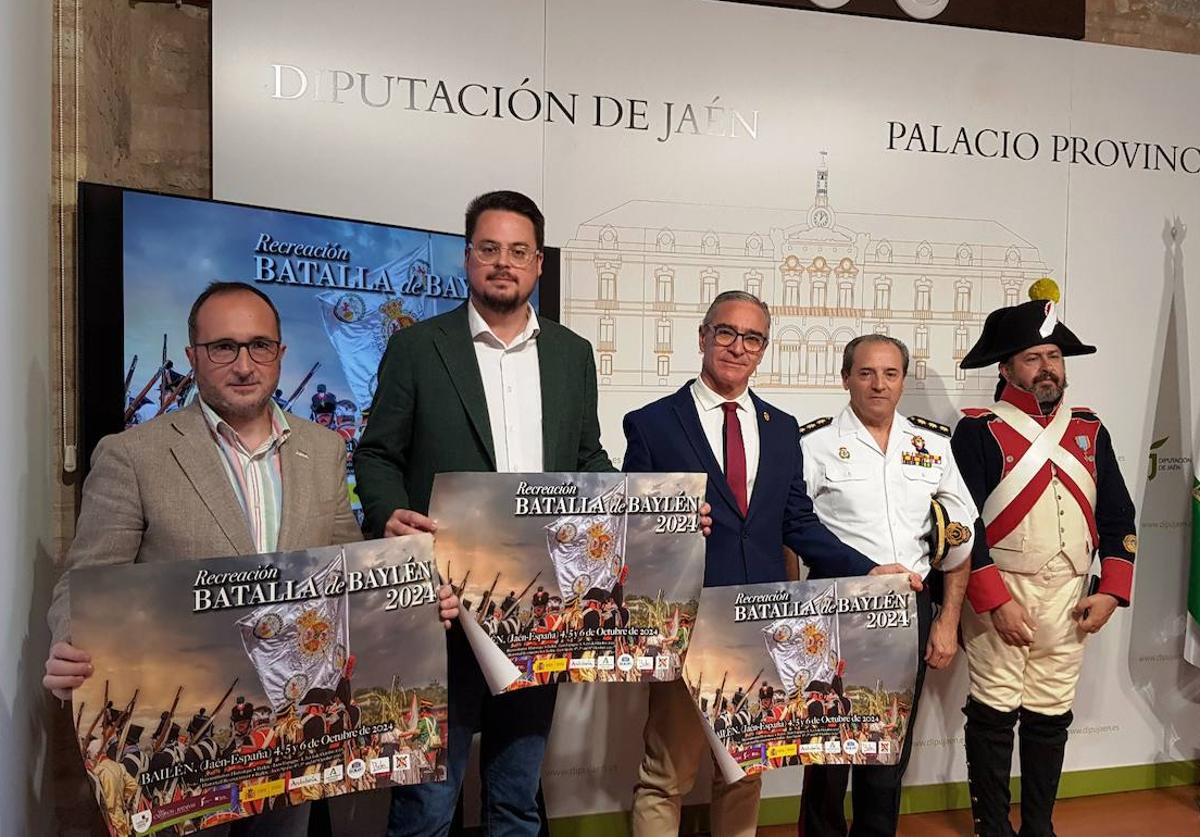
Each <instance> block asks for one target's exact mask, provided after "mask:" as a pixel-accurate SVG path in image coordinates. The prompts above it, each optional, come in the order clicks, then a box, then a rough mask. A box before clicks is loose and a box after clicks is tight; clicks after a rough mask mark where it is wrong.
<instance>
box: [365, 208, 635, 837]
mask: <svg viewBox="0 0 1200 837" xmlns="http://www.w3.org/2000/svg"><path fill="white" fill-rule="evenodd" d="M466 238H467V248H466V256H465V259H466V272H467V279H468V284H469V286H470V295H469V299H468V301H467V302H466V303H465V304H464V305H462V306H461V307H459V308H457V309H455V310H453V311H450V312H448V313H446V314H442V315H439V316H437V317H434V318H432V319H429V320H426V321H424V322H420V323H417V324H415V325H412V326H410V327H408V328H406V329H404V330H402V331H399V332H397V333H396V334H394V335H393V336H392V338H391V341H390V342H389V344H388V348H387V352H386V353H385V354H384V356H383V361H382V362H381V364H380V367H379V383H378V388H377V390H376V392H375V400H374V402H373V403H372V406H371V413H370V422H369V424H368V426H367V430H366V431H365V432H364V434H363V437H362V440H361V442H360V444H359V447H358V450H357V452H356V453H355V456H354V468H355V475H356V479H357V484H358V495H359V497H360V499H361V500H362V505H363V511H364V513H365V515H366V521H365V526H366V530H367V532H368V533H370V535H371V536H375V537H379V536H396V535H403V534H408V533H411V532H421V531H427V532H436V531H437V523H436V521H433V520H431V519H429V518H428V517H427V516H426V515H427V513H428V511H429V495H430V493H431V490H432V488H433V478H434V475H435V474H438V473H441V472H447V471H508V472H537V471H611V470H614V468H613V466H612V463H611V462H610V461H609V458H608V454H606V453H605V452H604V448H603V447H601V445H600V422H599V419H598V417H597V415H596V365H595V360H594V358H593V355H592V347H591V344H589V343H588V341H587V340H585V339H584V338H582V337H580V336H579V335H577V334H575V333H573V332H571V331H570V330H569V329H567V328H564V327H563V326H561V325H558V324H557V323H554V322H550V321H548V320H539V319H538V317H537V315H536V314H535V313H534V311H533V307H532V306H531V305H530V304H529V298H530V296H531V295H532V294H533V291H534V288H535V287H536V285H537V281H538V278H539V277H540V276H541V269H542V249H543V246H544V220H543V217H542V213H541V212H540V211H539V210H538V208H537V205H536V204H535V203H534V202H533V201H532V200H530V199H529V198H528V197H526V196H525V195H521V194H519V193H517V192H490V193H488V194H485V195H481V196H480V197H478V198H476V199H475V200H474V201H472V202H471V205H470V206H469V207H468V208H467V214H466ZM448 646H449V647H448V655H449V661H448V666H449V672H448V674H449V690H450V698H449V699H450V706H449V718H448V724H449V741H448V752H449V758H448V770H447V773H448V776H447V781H446V782H444V783H432V784H424V785H417V786H408V787H400V788H395V789H393V791H392V810H391V816H390V818H389V822H388V832H387V833H388V835H389V837H400V835H421V836H422V837H425V835H445V834H447V833H448V832H449V829H450V824H451V820H452V818H453V815H454V807H455V802H456V800H457V798H458V794H459V789H460V787H461V784H462V779H463V772H464V770H465V768H466V763H467V756H468V753H469V750H470V744H471V738H472V735H473V734H474V733H475V732H480V733H481V734H482V737H481V774H482V781H483V785H484V794H483V796H484V799H485V800H486V802H485V806H484V811H483V819H484V822H485V823H486V824H487V832H488V833H489V834H504V835H536V834H537V833H538V831H539V827H540V825H541V822H540V817H539V814H538V805H537V791H538V780H539V776H540V773H541V765H542V758H543V756H544V754H545V749H546V736H547V734H548V733H549V731H550V722H551V719H552V717H553V714H554V698H555V689H554V687H553V686H541V687H538V688H534V689H522V690H520V691H518V692H515V693H511V694H505V695H501V696H498V697H492V696H491V695H490V693H489V692H488V689H487V686H486V684H485V683H484V680H483V675H482V674H481V673H480V671H479V666H478V665H477V664H476V662H475V658H474V655H473V654H472V653H471V650H470V647H469V646H468V644H467V641H466V638H465V636H464V635H463V633H462V629H461V627H459V626H458V625H455V627H454V628H453V629H452V630H451V631H450V634H449V638H448Z"/></svg>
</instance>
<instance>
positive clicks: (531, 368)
mask: <svg viewBox="0 0 1200 837" xmlns="http://www.w3.org/2000/svg"><path fill="white" fill-rule="evenodd" d="M526 308H527V309H528V311H529V320H528V321H527V322H526V323H525V328H523V329H521V333H520V334H518V335H517V336H516V337H514V338H513V339H512V342H511V343H508V344H507V345H506V344H505V343H504V341H502V340H501V339H500V338H499V337H497V336H496V334H495V332H493V331H492V329H491V328H490V327H489V326H488V324H487V323H486V322H484V320H483V317H481V316H479V312H478V311H476V310H475V303H474V302H473V301H471V302H468V303H467V321H468V323H470V326H471V340H472V342H473V343H474V344H475V359H476V360H477V361H479V375H480V377H481V378H482V379H483V395H484V398H485V399H486V400H487V411H488V423H489V424H490V425H491V428H492V446H493V447H494V448H495V450H496V470H497V471H501V472H510V473H535V472H537V471H541V470H542V374H541V369H540V368H539V366H538V348H537V336H538V332H539V331H540V329H539V328H538V320H537V315H536V314H534V313H533V306H532V305H528V304H527V305H526Z"/></svg>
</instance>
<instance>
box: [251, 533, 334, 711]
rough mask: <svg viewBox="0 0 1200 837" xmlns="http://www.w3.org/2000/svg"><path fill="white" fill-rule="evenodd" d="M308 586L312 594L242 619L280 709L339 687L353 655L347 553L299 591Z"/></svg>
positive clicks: (266, 684) (265, 686) (273, 700)
mask: <svg viewBox="0 0 1200 837" xmlns="http://www.w3.org/2000/svg"><path fill="white" fill-rule="evenodd" d="M306 588H307V589H309V590H311V591H313V597H312V598H307V599H305V600H303V601H293V602H283V603H280V604H273V605H266V606H264V607H260V608H257V609H256V610H253V611H251V612H250V613H248V614H246V615H245V616H243V617H242V618H241V619H239V620H238V622H237V626H238V628H239V629H240V630H241V633H242V645H243V646H244V647H245V649H246V655H247V656H248V657H249V658H250V662H251V663H253V665H254V670H255V672H257V673H258V679H259V680H261V681H262V685H263V691H265V692H266V694H267V699H268V700H270V701H271V706H272V707H273V708H274V709H276V710H279V709H282V708H283V707H285V706H286V705H287V704H289V703H295V702H296V701H298V700H300V698H302V697H304V695H305V693H306V692H308V690H309V689H314V688H323V689H333V688H335V687H336V686H337V684H338V680H340V679H341V676H342V671H343V670H344V668H345V666H346V657H347V655H348V654H349V653H350V603H349V601H348V594H347V592H346V554H345V552H343V551H339V552H338V555H337V557H336V558H334V559H333V560H332V561H330V562H329V564H327V565H326V566H325V568H324V569H321V570H319V571H317V572H316V573H314V574H313V575H311V576H310V577H309V578H308V579H306V580H305V581H304V582H302V583H301V585H300V587H299V589H302V590H304V589H306ZM327 593H333V595H326V594H327Z"/></svg>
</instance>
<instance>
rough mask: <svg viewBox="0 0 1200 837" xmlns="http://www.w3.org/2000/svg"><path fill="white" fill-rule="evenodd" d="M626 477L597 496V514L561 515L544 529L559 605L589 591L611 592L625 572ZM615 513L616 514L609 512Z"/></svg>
mask: <svg viewBox="0 0 1200 837" xmlns="http://www.w3.org/2000/svg"><path fill="white" fill-rule="evenodd" d="M628 490H629V479H628V477H626V478H624V479H622V480H621V481H620V482H619V483H617V484H616V485H614V486H613V487H612V488H610V489H609V490H608V491H606V492H604V493H603V494H602V495H600V498H599V499H600V501H601V503H602V505H603V507H604V509H605V510H606V511H605V512H604V513H601V514H576V515H565V516H563V517H560V518H558V519H557V520H555V521H554V522H553V523H551V524H549V525H548V526H546V548H547V549H548V550H549V552H550V560H551V561H552V562H553V563H554V574H555V576H556V578H557V579H558V589H559V590H560V591H561V593H562V597H563V601H569V600H571V599H578V598H580V597H581V596H583V595H584V594H586V593H587V591H588V590H591V589H592V588H593V587H599V588H601V589H603V590H607V591H610V592H611V591H612V589H613V587H614V586H615V585H616V583H617V581H618V579H620V577H621V571H622V570H623V569H624V568H625V532H626V529H627V528H628V521H629V517H628V515H627V514H626V513H625V497H626V494H627V493H628ZM612 510H617V511H615V512H614V511H612Z"/></svg>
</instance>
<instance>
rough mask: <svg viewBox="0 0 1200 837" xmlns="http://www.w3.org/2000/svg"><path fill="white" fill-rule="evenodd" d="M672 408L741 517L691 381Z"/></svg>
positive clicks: (715, 482) (714, 480) (712, 478)
mask: <svg viewBox="0 0 1200 837" xmlns="http://www.w3.org/2000/svg"><path fill="white" fill-rule="evenodd" d="M671 409H673V410H674V411H675V416H676V417H677V418H678V419H679V424H680V426H681V427H682V428H683V435H684V436H685V437H686V438H687V440H688V443H689V444H691V446H692V450H694V451H695V453H696V456H697V457H699V459H700V462H701V463H702V464H703V465H704V470H705V471H707V472H708V478H709V481H710V483H711V484H713V485H715V486H716V487H717V491H718V493H720V495H721V497H722V498H724V500H725V502H726V503H728V504H729V507H730V508H731V509H733V513H734V514H736V515H737V516H738V517H741V516H742V510H741V509H740V508H738V504H737V500H736V499H734V496H733V491H732V490H731V489H730V488H729V482H728V480H726V479H725V472H724V471H723V470H722V469H721V463H719V462H717V457H716V455H715V454H714V453H713V450H712V446H711V445H710V444H709V443H708V437H707V436H705V435H704V428H703V427H702V426H701V425H700V416H699V414H698V413H697V412H696V402H695V399H693V398H692V385H691V383H688V384H686V385H684V387H683V389H681V390H679V391H678V392H677V393H675V397H674V398H672V400H671ZM759 459H760V460H761V459H762V457H761V456H760V457H759Z"/></svg>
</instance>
